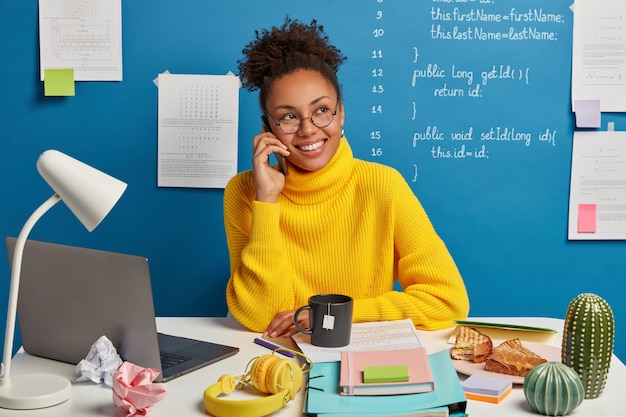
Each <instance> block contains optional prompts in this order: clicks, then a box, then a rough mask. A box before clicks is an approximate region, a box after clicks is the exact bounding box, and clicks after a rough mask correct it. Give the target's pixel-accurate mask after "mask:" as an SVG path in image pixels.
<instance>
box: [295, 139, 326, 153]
mask: <svg viewBox="0 0 626 417" xmlns="http://www.w3.org/2000/svg"><path fill="white" fill-rule="evenodd" d="M324 142H325V141H323V140H320V141H319V142H315V143H312V144H310V145H305V146H298V147H297V148H298V149H300V150H301V151H304V152H310V151H314V150H316V149H319V148H321V147H322V145H324Z"/></svg>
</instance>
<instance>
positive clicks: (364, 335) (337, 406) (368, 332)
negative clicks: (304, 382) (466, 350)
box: [294, 320, 467, 417]
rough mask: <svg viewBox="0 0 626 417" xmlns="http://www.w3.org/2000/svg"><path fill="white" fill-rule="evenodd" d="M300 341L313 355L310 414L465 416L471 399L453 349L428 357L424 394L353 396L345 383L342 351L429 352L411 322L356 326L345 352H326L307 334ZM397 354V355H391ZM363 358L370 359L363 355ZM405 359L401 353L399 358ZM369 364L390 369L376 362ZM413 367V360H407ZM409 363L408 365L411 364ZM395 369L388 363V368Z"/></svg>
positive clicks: (346, 416) (306, 409)
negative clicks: (345, 386) (463, 384)
mask: <svg viewBox="0 0 626 417" xmlns="http://www.w3.org/2000/svg"><path fill="white" fill-rule="evenodd" d="M294 340H295V341H296V343H297V344H298V346H299V347H300V349H301V350H302V352H303V353H304V354H305V355H307V356H308V357H310V358H311V359H312V360H313V362H314V365H313V368H312V369H311V372H310V374H309V383H308V387H307V390H306V396H305V401H304V410H303V411H304V414H306V415H309V416H316V417H356V416H359V417H368V416H370V417H374V416H376V417H447V416H457V415H458V416H463V415H464V413H465V407H466V405H467V399H466V398H465V393H464V392H463V388H462V387H461V382H460V381H459V377H458V374H457V372H456V370H455V369H454V366H453V363H452V359H451V358H450V353H449V352H448V350H443V351H441V352H437V353H433V354H430V355H424V356H426V359H425V360H426V362H427V363H428V366H429V368H430V375H428V378H427V379H428V380H429V381H426V382H425V384H426V386H423V385H422V386H421V388H420V390H422V391H424V392H418V393H404V394H396V393H389V394H388V395H367V394H365V395H363V394H364V393H362V392H361V393H359V394H361V395H357V394H356V393H354V392H353V393H352V395H351V394H349V393H348V392H346V391H345V390H344V389H343V388H342V387H341V385H340V376H341V360H342V357H341V355H342V353H343V355H344V357H345V356H347V355H348V354H347V352H352V354H353V355H354V354H355V353H356V352H367V351H369V353H374V352H377V353H378V354H381V355H384V356H387V357H390V356H394V354H396V353H397V352H400V351H408V350H415V351H420V352H423V351H424V348H423V345H422V342H421V340H420V339H419V336H418V333H417V331H416V330H415V326H414V325H413V322H412V321H411V320H397V321H387V322H375V323H357V324H353V325H352V333H351V339H350V344H349V345H348V346H346V347H343V348H320V347H317V346H313V345H311V344H310V341H309V340H308V339H307V335H303V334H297V335H295V336H294ZM387 351H393V352H387ZM358 355H366V356H367V353H360V354H358ZM396 356H400V355H396ZM366 362H368V363H367V365H374V366H378V365H384V364H383V363H379V362H376V361H373V360H369V361H366ZM401 362H402V364H404V365H407V366H409V363H408V361H406V360H403V361H401ZM405 362H406V363H405ZM390 364H391V365H393V364H392V363H388V365H390ZM346 394H347V395H346Z"/></svg>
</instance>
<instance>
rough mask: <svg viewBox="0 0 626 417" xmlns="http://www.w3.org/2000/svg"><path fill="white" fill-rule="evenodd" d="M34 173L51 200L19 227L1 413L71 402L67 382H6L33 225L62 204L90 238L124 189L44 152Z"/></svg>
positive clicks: (0, 374)
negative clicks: (44, 184) (48, 190)
mask: <svg viewBox="0 0 626 417" xmlns="http://www.w3.org/2000/svg"><path fill="white" fill-rule="evenodd" d="M37 169H38V170H39V173H40V174H41V176H42V177H43V178H44V179H45V180H46V182H47V183H48V184H49V185H50V187H52V189H53V190H54V192H55V194H54V195H53V196H52V197H50V198H49V199H48V200H47V201H46V202H44V203H43V204H42V205H41V206H40V207H39V208H38V209H37V210H35V212H34V213H33V214H32V215H31V216H30V218H29V219H28V220H27V221H26V224H24V227H23V228H22V230H21V232H20V234H19V236H18V238H17V241H16V242H15V249H14V252H13V268H12V272H11V286H10V289H9V305H8V309H7V324H6V330H5V331H6V333H5V337H4V356H3V358H2V368H1V370H0V408H10V409H21V410H22V409H24V410H25V409H28V410H30V409H36V408H44V407H50V406H53V405H56V404H60V403H62V402H64V401H66V400H67V399H69V398H70V396H71V393H72V390H71V385H70V382H69V381H68V380H67V379H66V378H63V377H61V376H57V375H46V374H27V375H17V376H14V377H11V357H12V355H13V335H14V332H15V322H16V311H17V296H18V289H19V286H20V285H19V283H20V273H21V268H22V254H23V252H24V245H25V244H26V238H27V237H28V235H29V233H30V231H31V230H32V228H33V226H34V225H35V223H37V221H38V220H39V219H40V218H41V216H43V215H44V214H45V213H46V212H47V211H48V210H49V209H50V208H51V207H52V206H54V205H55V204H56V203H57V202H59V200H63V201H64V202H65V204H66V205H67V206H68V207H69V209H70V210H71V211H72V212H73V213H74V215H75V216H76V217H78V219H79V220H80V221H81V223H82V224H83V225H84V226H85V227H86V228H87V230H89V231H90V232H91V231H92V230H93V229H95V228H96V226H98V224H99V223H100V222H101V221H102V219H104V218H105V217H106V215H107V214H108V213H109V211H110V210H111V209H112V208H113V206H114V205H115V203H117V200H119V198H120V197H121V196H122V194H123V193H124V191H125V190H126V184H125V183H123V182H121V181H119V180H117V179H115V178H113V177H111V176H109V175H107V174H105V173H103V172H101V171H98V170H97V169H95V168H92V167H90V166H89V165H86V164H84V163H82V162H80V161H77V160H76V159H74V158H71V157H69V156H67V155H65V154H63V153H61V152H59V151H55V150H48V151H45V152H44V153H42V154H41V156H40V157H39V159H38V160H37Z"/></svg>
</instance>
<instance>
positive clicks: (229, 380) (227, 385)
mask: <svg viewBox="0 0 626 417" xmlns="http://www.w3.org/2000/svg"><path fill="white" fill-rule="evenodd" d="M217 382H218V383H219V384H220V388H221V389H222V392H223V393H224V394H230V393H231V392H233V391H234V390H235V387H236V386H237V382H236V381H235V377H234V376H232V375H228V374H224V375H222V376H220V378H219V379H218V380H217Z"/></svg>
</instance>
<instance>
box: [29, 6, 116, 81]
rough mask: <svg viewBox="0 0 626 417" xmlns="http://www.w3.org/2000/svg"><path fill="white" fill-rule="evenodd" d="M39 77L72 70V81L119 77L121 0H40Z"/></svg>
mask: <svg viewBox="0 0 626 417" xmlns="http://www.w3.org/2000/svg"><path fill="white" fill-rule="evenodd" d="M39 58H40V73H41V74H40V77H41V80H42V81H43V80H44V70H47V69H66V68H73V69H74V81H121V80H122V1H121V0H39Z"/></svg>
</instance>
